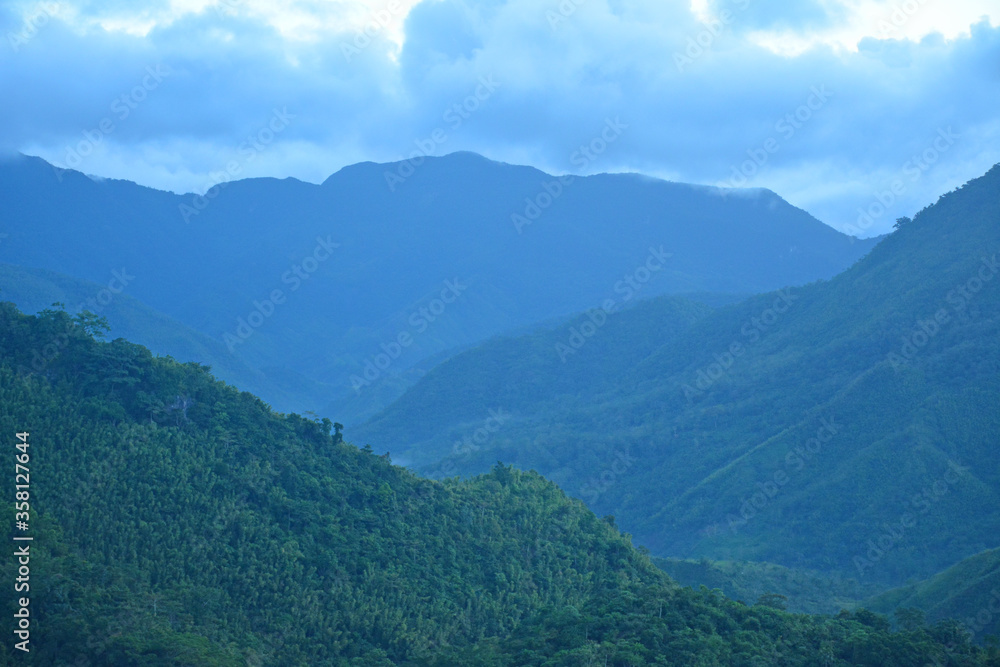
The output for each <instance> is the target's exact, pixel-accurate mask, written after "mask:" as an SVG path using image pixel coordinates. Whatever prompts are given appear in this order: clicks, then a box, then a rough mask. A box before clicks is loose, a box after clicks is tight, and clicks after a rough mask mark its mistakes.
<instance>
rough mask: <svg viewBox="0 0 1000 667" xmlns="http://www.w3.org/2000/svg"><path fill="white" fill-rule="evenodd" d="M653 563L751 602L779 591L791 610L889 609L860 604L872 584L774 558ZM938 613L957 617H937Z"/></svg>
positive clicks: (687, 582)
mask: <svg viewBox="0 0 1000 667" xmlns="http://www.w3.org/2000/svg"><path fill="white" fill-rule="evenodd" d="M653 564H654V565H656V566H657V567H658V568H660V569H661V570H663V571H664V572H666V573H667V574H669V575H670V577H671V579H673V580H675V581H676V582H677V583H679V584H681V585H683V586H690V587H691V588H698V587H700V586H706V587H708V588H711V589H718V590H720V591H722V593H723V594H724V595H725V596H726V597H727V598H730V599H732V600H743V601H745V602H747V603H753V602H754V601H755V600H760V599H761V598H762V597H764V596H770V595H780V596H781V597H782V598H783V604H784V605H785V606H786V607H787V609H788V610H789V611H793V612H797V613H805V614H827V615H835V614H837V613H839V612H840V611H841V610H843V609H848V610H854V609H858V608H868V609H871V610H873V611H879V612H882V613H890V612H892V611H893V609H892V608H890V609H885V608H884V605H878V604H876V602H875V601H874V600H868V601H866V602H864V603H863V604H862V599H863V598H866V597H869V596H870V595H871V593H872V592H873V591H874V590H877V587H873V586H871V585H870V584H869V585H868V586H863V585H862V584H861V582H859V581H858V580H857V579H844V578H841V577H837V576H830V575H828V574H824V573H822V572H814V571H811V570H794V569H792V568H788V567H782V566H780V565H775V564H774V563H751V562H744V561H709V560H707V559H700V560H684V559H680V558H653ZM944 618H957V617H955V616H948V617H941V618H940V619H937V620H943V619H944Z"/></svg>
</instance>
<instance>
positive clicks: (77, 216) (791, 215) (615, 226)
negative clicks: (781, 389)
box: [0, 153, 877, 424]
mask: <svg viewBox="0 0 1000 667" xmlns="http://www.w3.org/2000/svg"><path fill="white" fill-rule="evenodd" d="M0 210H2V211H3V220H2V223H0V226H2V228H3V230H5V232H4V233H6V234H7V235H8V236H7V238H5V239H4V241H3V243H2V244H0V261H4V262H7V263H11V264H16V265H20V266H24V267H30V268H38V269H47V270H51V271H57V272H60V273H62V274H66V275H68V276H71V277H73V278H77V279H82V280H87V281H91V282H93V283H96V284H98V285H108V284H110V283H113V281H115V280H116V278H115V272H122V271H125V272H127V273H129V274H130V275H132V276H133V278H132V279H130V280H129V281H128V285H127V286H125V287H124V290H123V292H124V293H125V294H127V295H128V296H131V297H134V298H135V299H138V300H139V301H141V302H142V303H144V304H146V305H147V306H149V307H150V308H152V309H153V310H155V311H157V312H159V313H162V314H163V315H165V316H167V317H170V318H172V319H174V320H176V321H178V322H180V323H182V324H184V325H185V326H187V327H189V328H190V329H193V330H194V331H197V332H199V333H200V334H202V335H204V336H208V337H209V338H212V339H213V340H215V341H219V342H221V343H223V344H224V345H225V346H226V351H227V353H229V354H231V355H233V356H234V357H235V359H234V360H233V361H232V362H231V363H229V364H225V365H224V366H220V367H219V368H218V371H219V373H220V376H221V377H224V378H226V379H227V380H231V381H233V382H237V383H239V381H240V377H239V376H238V375H235V374H230V373H229V371H228V368H227V367H228V366H234V365H240V364H245V365H247V366H249V367H250V368H252V369H253V370H254V371H256V372H258V373H260V374H261V375H262V376H263V377H264V378H265V380H266V381H265V382H264V383H263V384H261V385H259V391H260V392H261V395H262V396H263V397H264V398H265V399H266V400H268V401H270V402H271V403H272V404H274V405H275V407H277V408H279V409H282V410H292V409H296V410H303V409H309V410H314V411H316V412H318V413H321V414H324V415H328V416H333V417H335V418H337V419H340V420H342V421H344V422H345V423H348V424H350V423H354V422H356V421H358V420H359V419H360V418H361V417H364V416H366V415H370V414H372V413H373V412H374V411H375V410H376V409H378V408H380V407H383V406H384V405H386V404H388V403H389V402H391V400H393V399H395V398H396V397H398V396H399V395H400V394H401V393H402V391H403V390H405V388H406V387H408V386H410V385H411V384H412V383H413V382H414V381H415V380H416V379H417V378H419V377H420V376H421V375H422V374H423V372H425V371H426V369H427V365H428V363H427V360H429V359H432V358H434V357H435V355H441V354H449V353H450V352H451V351H457V350H460V349H462V348H465V347H468V346H470V345H473V344H476V343H479V342H482V341H484V340H486V339H489V338H491V337H493V336H496V335H499V334H503V333H510V332H513V331H516V330H519V329H523V328H525V327H528V326H530V325H534V324H535V323H538V322H541V321H545V320H551V319H552V318H558V317H566V316H569V315H571V314H573V313H575V312H579V311H581V310H584V309H587V308H592V307H597V306H600V305H601V304H602V303H604V302H606V301H607V300H609V299H610V300H613V301H614V302H615V303H616V304H617V305H618V306H619V307H624V306H628V305H631V304H633V303H635V302H636V301H638V300H640V299H645V298H649V297H653V296H657V295H661V294H679V293H690V292H703V293H717V294H725V293H738V294H750V293H756V292H762V291H767V290H772V289H776V288H780V287H784V286H788V285H800V284H804V283H807V282H810V281H813V280H816V279H820V278H829V277H831V276H833V275H834V274H836V273H838V272H839V271H841V270H843V269H844V268H846V267H848V266H850V265H851V264H852V263H853V262H855V261H856V260H857V259H859V258H860V257H862V256H863V255H864V254H865V253H866V252H867V251H869V250H870V249H871V248H872V247H874V245H875V243H876V242H877V239H867V240H862V241H858V240H856V239H853V238H851V237H848V236H845V235H843V234H841V233H839V232H837V231H835V230H833V229H831V228H830V227H828V226H826V225H824V224H822V223H820V222H819V221H817V220H816V219H814V218H812V217H811V216H810V215H808V214H807V213H805V212H804V211H802V210H799V209H796V208H795V207H793V206H791V205H789V204H788V203H787V202H785V201H784V200H782V199H781V198H780V197H779V196H777V195H776V194H774V193H773V192H770V191H767V190H750V191H740V190H724V189H717V188H707V187H701V186H690V185H684V184H678V183H669V182H664V181H659V180H655V179H650V178H646V177H642V176H639V175H627V174H618V175H607V174H605V175H597V176H589V177H558V178H557V177H554V176H549V175H547V174H544V173H542V172H540V171H538V170H536V169H533V168H530V167H518V166H512V165H507V164H501V163H497V162H492V161H490V160H486V159H485V158H482V157H480V156H478V155H474V154H470V153H455V154H452V155H449V156H446V157H441V158H433V157H428V158H426V159H425V160H423V161H421V162H420V163H419V164H414V163H411V162H402V163H394V164H381V165H380V164H375V163H362V164H357V165H354V166H352V167H347V168H345V169H342V170H341V171H339V172H337V173H336V174H334V175H333V176H331V177H330V178H328V179H327V180H326V181H325V182H324V183H322V184H321V185H312V184H308V183H303V182H301V181H297V180H294V179H284V180H277V179H248V180H241V181H232V182H229V181H225V182H222V183H219V184H218V185H217V186H215V187H214V188H212V189H211V190H210V191H209V192H208V193H206V195H204V196H196V195H191V194H188V195H178V194H173V193H167V192H161V191H156V190H152V189H149V188H146V187H141V186H138V185H135V184H133V183H130V182H127V181H115V180H102V179H93V178H89V177H87V176H84V175H83V174H81V173H79V172H75V171H71V170H61V169H57V168H55V167H53V166H52V165H49V164H47V163H45V162H44V161H42V160H40V159H37V158H28V157H23V156H22V157H18V158H15V159H10V160H6V161H4V162H2V163H0ZM114 284H117V283H114ZM112 324H114V322H112ZM154 348H155V346H154ZM155 349H156V351H157V352H162V353H175V352H177V350H179V349H181V348H172V347H169V346H167V347H163V348H155ZM191 360H194V361H199V362H202V363H210V362H213V361H214V359H213V358H212V357H208V356H205V357H203V358H197V359H191ZM421 362H424V363H423V364H421Z"/></svg>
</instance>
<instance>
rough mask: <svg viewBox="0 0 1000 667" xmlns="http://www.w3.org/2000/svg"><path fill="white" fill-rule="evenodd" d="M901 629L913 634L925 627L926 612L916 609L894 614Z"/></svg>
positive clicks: (899, 611) (906, 609)
mask: <svg viewBox="0 0 1000 667" xmlns="http://www.w3.org/2000/svg"><path fill="white" fill-rule="evenodd" d="M893 615H894V616H895V617H896V622H897V623H899V627H901V628H903V629H904V630H906V631H907V632H913V631H914V630H919V629H920V628H922V627H924V612H923V611H921V610H920V609H917V608H916V607H906V608H903V609H897V610H896V611H895V612H894V614H893Z"/></svg>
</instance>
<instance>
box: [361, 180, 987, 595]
mask: <svg viewBox="0 0 1000 667" xmlns="http://www.w3.org/2000/svg"><path fill="white" fill-rule="evenodd" d="M998 257H1000V166H997V167H994V168H993V169H992V170H990V172H989V173H987V174H986V175H984V176H983V177H981V178H978V179H975V180H973V181H971V182H969V183H968V184H966V185H965V186H963V187H962V188H961V189H958V190H956V191H954V192H950V193H947V194H945V195H944V196H942V197H941V198H940V200H939V201H938V202H937V203H936V204H934V205H933V206H930V207H928V208H927V209H925V210H923V211H921V212H920V213H919V214H917V215H916V216H915V217H914V218H913V219H912V220H910V219H908V218H907V219H903V220H901V221H900V223H899V225H898V229H897V230H896V231H895V232H894V233H893V234H892V235H890V236H889V237H888V238H887V239H886V240H884V241H883V242H882V243H881V244H879V245H878V246H877V247H876V248H875V249H874V250H873V251H872V252H871V253H870V254H869V255H868V256H866V257H865V258H863V259H862V260H861V261H860V262H858V263H857V264H855V265H854V266H852V267H851V268H850V269H848V270H847V271H845V272H843V273H842V274H840V275H838V276H836V277H835V278H833V279H831V280H829V281H819V282H816V283H813V284H810V285H806V286H803V287H797V288H788V289H783V290H780V291H777V292H772V293H768V294H761V295H757V296H754V297H751V298H749V299H747V300H746V301H743V302H741V303H738V304H735V305H730V306H724V307H721V308H718V309H717V310H715V311H714V312H704V311H703V310H701V309H699V308H697V307H695V305H694V304H687V305H685V302H684V301H680V300H676V299H675V300H673V301H663V300H654V301H650V302H644V303H641V304H638V305H637V306H636V307H634V308H632V309H631V310H628V311H626V312H604V311H600V310H591V311H589V312H587V313H585V314H582V315H580V316H578V317H577V318H576V319H575V320H573V321H572V322H570V323H567V324H565V325H562V326H560V327H557V328H553V329H549V330H546V331H542V332H538V333H535V334H532V335H529V336H524V337H519V338H512V339H504V340H497V341H491V342H489V343H487V344H485V345H483V346H481V347H478V348H475V349H472V350H469V351H466V352H464V353H461V354H459V355H457V356H455V357H454V358H452V359H450V360H449V361H447V362H446V363H444V364H442V365H441V366H439V367H438V368H436V369H434V371H432V372H431V373H429V374H428V375H427V376H426V377H425V378H423V379H422V380H421V381H420V382H418V383H417V384H416V385H415V386H414V387H413V388H412V389H410V390H409V391H408V392H407V393H406V394H404V396H402V397H401V398H400V399H399V400H398V401H396V402H395V403H394V404H393V405H392V406H390V407H389V408H388V409H386V410H385V411H384V412H382V413H381V414H379V415H378V416H376V417H375V418H373V419H372V420H370V421H369V422H368V423H366V424H365V425H363V426H362V427H360V428H358V429H354V430H353V432H352V433H353V436H354V437H356V438H357V439H358V441H359V442H365V443H371V445H372V446H373V447H375V448H376V449H378V448H384V447H386V446H388V445H389V443H393V444H394V445H395V446H396V447H397V450H395V451H398V452H399V454H400V455H401V456H402V457H404V459H406V460H410V461H412V462H413V464H414V465H415V467H416V468H417V469H418V470H419V471H421V472H423V473H425V474H430V475H432V476H438V477H442V476H444V477H447V476H451V475H455V474H474V473H476V472H478V471H480V470H483V469H484V468H485V467H486V466H488V465H489V464H490V462H494V461H497V460H502V461H504V462H507V463H512V464H514V465H516V466H518V467H520V468H524V469H534V470H537V471H539V472H540V473H542V474H543V475H545V476H546V477H548V478H549V479H552V480H554V481H556V482H557V483H559V484H560V485H561V486H562V487H563V488H565V489H567V491H568V492H569V493H570V494H571V495H574V496H576V497H578V498H581V499H583V500H584V501H585V502H587V503H588V505H589V506H590V507H591V508H593V509H594V510H595V511H597V512H598V513H601V514H605V513H609V514H613V515H615V516H616V517H617V519H618V521H619V522H620V524H621V525H622V526H623V528H624V529H625V530H628V531H629V532H630V533H632V534H633V535H634V536H635V538H636V540H637V542H639V543H640V544H643V545H646V546H648V547H649V548H650V549H651V550H652V551H653V553H654V554H655V555H660V556H669V557H675V558H677V557H679V558H689V557H707V558H709V559H717V560H744V561H769V562H772V563H776V564H779V565H784V566H790V567H798V568H806V569H809V570H813V571H817V572H826V573H835V574H838V575H840V576H843V577H845V578H848V577H852V578H855V579H857V580H859V581H861V582H862V583H868V582H875V583H879V584H881V585H892V584H901V583H903V582H905V581H906V580H908V579H910V578H913V577H920V578H922V577H928V576H931V575H933V574H934V573H936V572H938V571H940V570H942V569H944V568H946V567H948V566H950V565H952V564H954V563H956V562H958V561H959V560H961V559H963V558H966V557H969V556H972V555H973V554H976V553H979V552H981V551H983V550H985V549H990V548H995V546H996V537H995V536H996V534H997V531H998V530H1000V512H998V511H997V508H998V507H1000V477H998V470H1000V469H998V468H997V466H996V465H995V457H996V435H995V434H996V433H997V432H998V429H1000V410H998V409H997V405H998V404H1000V384H998V382H1000V347H998V344H997V341H998V339H1000V298H998V294H1000V292H998V291H997V290H998V289H1000V279H997V276H998V274H1000V265H998V264H997V261H998ZM653 332H656V333H655V334H654V333H653ZM495 414H502V415H503V422H502V423H498V420H497V419H496V418H495V417H494V418H493V420H492V421H489V420H490V417H491V416H493V415H495Z"/></svg>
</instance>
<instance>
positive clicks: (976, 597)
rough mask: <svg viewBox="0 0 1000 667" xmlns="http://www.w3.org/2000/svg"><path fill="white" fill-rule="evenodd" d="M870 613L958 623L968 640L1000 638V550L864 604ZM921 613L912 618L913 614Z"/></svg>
mask: <svg viewBox="0 0 1000 667" xmlns="http://www.w3.org/2000/svg"><path fill="white" fill-rule="evenodd" d="M864 604H865V606H866V607H868V608H869V609H873V610H877V611H880V612H883V613H886V614H895V615H896V616H897V617H899V616H900V615H902V616H903V617H904V618H905V617H906V616H907V614H906V613H905V612H906V611H910V612H911V613H910V614H909V617H910V618H914V617H915V618H917V619H925V620H926V621H927V622H930V623H935V622H937V621H940V620H941V619H944V618H949V619H955V620H957V621H959V622H960V623H961V624H962V625H963V627H964V628H965V630H966V632H967V633H968V635H969V636H970V637H972V638H973V639H975V640H976V641H979V642H982V641H984V640H985V639H986V638H987V637H989V636H990V635H993V636H1000V549H990V550H988V551H984V552H982V553H979V554H976V555H975V556H970V557H969V558H966V559H965V560H963V561H962V562H960V563H956V564H955V565H953V566H951V567H949V568H948V569H947V570H945V571H943V572H939V573H938V574H936V575H934V576H933V577H930V578H928V579H926V580H924V581H919V582H916V583H913V584H908V585H906V586H901V587H899V588H894V589H892V590H891V591H886V592H885V593H882V594H881V595H878V596H875V597H873V598H871V599H869V600H866V601H865V603H864ZM913 610H916V611H918V612H920V613H919V614H918V615H916V616H914V615H913V614H912V611H913Z"/></svg>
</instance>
